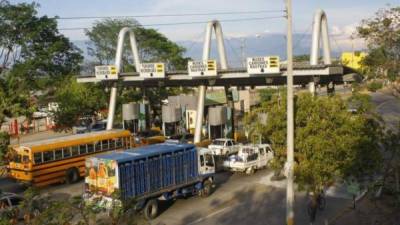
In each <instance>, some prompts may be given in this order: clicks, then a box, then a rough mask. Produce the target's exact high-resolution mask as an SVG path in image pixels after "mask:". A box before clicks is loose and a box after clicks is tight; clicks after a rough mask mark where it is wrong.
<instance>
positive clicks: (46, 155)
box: [43, 151, 54, 162]
mask: <svg viewBox="0 0 400 225" xmlns="http://www.w3.org/2000/svg"><path fill="white" fill-rule="evenodd" d="M52 160H54V151H49V152H43V162H48V161H52Z"/></svg>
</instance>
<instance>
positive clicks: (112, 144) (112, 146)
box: [110, 139, 115, 149]
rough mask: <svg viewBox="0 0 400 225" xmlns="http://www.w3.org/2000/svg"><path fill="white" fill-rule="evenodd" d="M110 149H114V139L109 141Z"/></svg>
mask: <svg viewBox="0 0 400 225" xmlns="http://www.w3.org/2000/svg"><path fill="white" fill-rule="evenodd" d="M110 149H115V140H114V139H111V140H110Z"/></svg>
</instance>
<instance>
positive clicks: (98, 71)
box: [94, 65, 118, 80]
mask: <svg viewBox="0 0 400 225" xmlns="http://www.w3.org/2000/svg"><path fill="white" fill-rule="evenodd" d="M94 69H95V75H96V79H98V80H117V79H118V73H117V68H116V66H115V65H104V66H96V67H95V68H94Z"/></svg>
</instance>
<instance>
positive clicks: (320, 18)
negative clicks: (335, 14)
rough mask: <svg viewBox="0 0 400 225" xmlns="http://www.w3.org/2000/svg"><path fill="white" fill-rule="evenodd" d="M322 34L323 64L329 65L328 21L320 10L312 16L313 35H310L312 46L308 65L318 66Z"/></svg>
mask: <svg viewBox="0 0 400 225" xmlns="http://www.w3.org/2000/svg"><path fill="white" fill-rule="evenodd" d="M321 33H322V49H323V55H324V58H323V59H324V64H327V65H329V64H331V63H332V60H331V47H330V43H329V35H328V20H327V17H326V14H325V12H324V11H323V10H322V9H318V10H317V11H316V12H315V15H314V22H313V33H312V44H311V55H310V64H311V65H318V57H319V41H320V39H321V37H320V36H321Z"/></svg>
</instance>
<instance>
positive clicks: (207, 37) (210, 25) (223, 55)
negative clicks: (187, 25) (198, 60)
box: [203, 20, 228, 69]
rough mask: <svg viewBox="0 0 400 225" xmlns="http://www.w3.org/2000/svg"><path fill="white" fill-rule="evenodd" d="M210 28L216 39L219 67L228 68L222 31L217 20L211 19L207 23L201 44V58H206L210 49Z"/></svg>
mask: <svg viewBox="0 0 400 225" xmlns="http://www.w3.org/2000/svg"><path fill="white" fill-rule="evenodd" d="M212 29H214V32H215V38H216V40H217V48H218V55H219V60H220V63H221V69H228V60H227V58H226V52H225V44H224V35H223V33H222V27H221V24H220V23H219V21H218V20H213V21H210V22H208V23H207V27H206V35H205V38H204V45H203V60H208V59H209V57H210V51H211V33H212Z"/></svg>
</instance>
